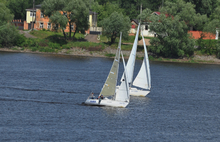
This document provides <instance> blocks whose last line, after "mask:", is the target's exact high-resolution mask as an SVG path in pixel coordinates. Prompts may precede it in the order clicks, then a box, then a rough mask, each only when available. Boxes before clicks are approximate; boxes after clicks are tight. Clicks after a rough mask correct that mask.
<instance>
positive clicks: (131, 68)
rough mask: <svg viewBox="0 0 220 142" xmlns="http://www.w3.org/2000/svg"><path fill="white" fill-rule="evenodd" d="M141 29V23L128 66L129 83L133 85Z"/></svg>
mask: <svg viewBox="0 0 220 142" xmlns="http://www.w3.org/2000/svg"><path fill="white" fill-rule="evenodd" d="M139 28H140V23H139V25H138V28H137V33H136V36H135V40H134V44H133V47H132V50H131V53H130V56H129V59H128V62H127V65H126V69H127V73H128V83H132V81H133V74H134V65H135V59H136V52H137V44H138V35H139ZM123 79H124V75H122V78H121V81H122V80H123Z"/></svg>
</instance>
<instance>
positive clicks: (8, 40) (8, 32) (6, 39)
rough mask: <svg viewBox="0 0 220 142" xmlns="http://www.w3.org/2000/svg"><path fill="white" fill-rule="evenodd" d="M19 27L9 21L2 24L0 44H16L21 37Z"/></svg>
mask: <svg viewBox="0 0 220 142" xmlns="http://www.w3.org/2000/svg"><path fill="white" fill-rule="evenodd" d="M19 36H20V34H19V33H18V30H17V28H16V27H15V26H14V25H11V24H9V23H7V24H3V25H1V26H0V44H1V46H3V47H10V46H13V45H16V41H17V39H18V38H19Z"/></svg>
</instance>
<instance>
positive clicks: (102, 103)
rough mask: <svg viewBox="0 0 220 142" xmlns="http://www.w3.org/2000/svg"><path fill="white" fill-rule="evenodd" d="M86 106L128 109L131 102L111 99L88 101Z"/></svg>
mask: <svg viewBox="0 0 220 142" xmlns="http://www.w3.org/2000/svg"><path fill="white" fill-rule="evenodd" d="M85 104H87V105H94V106H110V107H126V106H127V105H128V104H129V102H122V101H115V100H111V99H101V100H98V99H87V100H86V101H85Z"/></svg>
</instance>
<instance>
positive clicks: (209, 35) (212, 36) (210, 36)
mask: <svg viewBox="0 0 220 142" xmlns="http://www.w3.org/2000/svg"><path fill="white" fill-rule="evenodd" d="M188 33H190V34H191V35H192V37H193V38H194V39H199V38H201V34H204V37H203V39H215V34H213V33H208V32H202V31H189V32H188Z"/></svg>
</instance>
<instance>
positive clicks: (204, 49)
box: [197, 38, 217, 55]
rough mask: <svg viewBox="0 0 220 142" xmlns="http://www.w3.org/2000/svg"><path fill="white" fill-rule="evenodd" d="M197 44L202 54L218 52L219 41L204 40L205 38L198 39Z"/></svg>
mask: <svg viewBox="0 0 220 142" xmlns="http://www.w3.org/2000/svg"><path fill="white" fill-rule="evenodd" d="M197 45H198V46H199V47H198V49H197V50H200V51H201V53H202V54H208V55H212V54H216V52H217V48H216V45H217V41H216V40H210V39H208V40H204V39H201V38H200V39H198V40H197Z"/></svg>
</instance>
